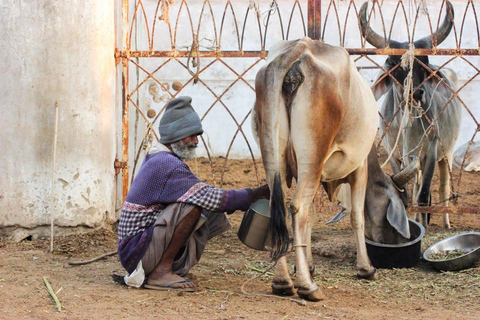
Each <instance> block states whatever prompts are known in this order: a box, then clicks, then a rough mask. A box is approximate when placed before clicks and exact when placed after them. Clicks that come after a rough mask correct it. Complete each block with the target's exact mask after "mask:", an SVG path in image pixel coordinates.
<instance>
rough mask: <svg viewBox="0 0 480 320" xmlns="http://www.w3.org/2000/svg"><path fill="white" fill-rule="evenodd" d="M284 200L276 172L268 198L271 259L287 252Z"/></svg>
mask: <svg viewBox="0 0 480 320" xmlns="http://www.w3.org/2000/svg"><path fill="white" fill-rule="evenodd" d="M285 211H286V210H285V201H284V197H283V189H282V179H281V178H280V173H278V172H276V173H275V177H274V180H273V190H272V196H271V198H270V215H271V216H270V232H271V234H272V252H271V257H272V261H276V260H278V259H279V258H280V257H282V256H284V255H285V254H287V252H288V246H289V242H290V239H289V236H288V229H287V223H286V218H285V217H286V214H285V213H286V212H285Z"/></svg>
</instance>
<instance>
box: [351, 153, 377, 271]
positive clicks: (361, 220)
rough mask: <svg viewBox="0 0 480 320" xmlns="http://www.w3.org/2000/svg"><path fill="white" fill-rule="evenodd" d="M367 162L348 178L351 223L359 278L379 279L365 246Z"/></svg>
mask: <svg viewBox="0 0 480 320" xmlns="http://www.w3.org/2000/svg"><path fill="white" fill-rule="evenodd" d="M366 165H367V162H366V160H365V162H364V164H363V165H362V166H360V167H359V168H358V169H357V170H355V171H354V172H352V173H351V174H350V175H349V176H348V182H349V183H350V186H351V189H352V213H351V223H352V228H353V232H354V235H355V241H356V243H357V276H358V277H359V278H362V279H373V280H376V279H378V274H377V273H376V270H375V268H374V267H373V266H372V263H371V262H370V258H369V257H368V254H367V246H366V245H365V217H364V213H363V211H364V203H365V190H366V187H367V169H366Z"/></svg>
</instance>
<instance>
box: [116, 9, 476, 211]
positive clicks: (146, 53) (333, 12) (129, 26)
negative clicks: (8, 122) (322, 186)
mask: <svg viewBox="0 0 480 320" xmlns="http://www.w3.org/2000/svg"><path fill="white" fill-rule="evenodd" d="M176 1H177V2H178V3H180V8H181V9H180V11H181V10H182V8H187V9H186V10H188V4H189V3H193V2H195V1H188V0H176ZM305 1H306V2H307V26H305V25H303V28H304V30H306V33H307V35H308V36H309V37H311V38H313V39H321V38H323V37H324V36H325V32H326V29H327V27H326V24H327V20H328V18H330V17H333V18H332V19H335V18H336V21H337V29H338V31H339V37H340V41H339V42H340V44H341V45H343V44H344V42H345V35H346V32H345V31H346V25H347V19H346V20H345V21H344V25H343V28H344V30H343V31H344V32H343V35H342V27H341V24H342V21H340V18H339V13H338V5H337V2H338V1H337V0H330V1H321V0H304V1H299V0H295V1H292V2H290V4H291V5H292V10H291V14H290V17H289V20H288V24H287V31H286V37H287V38H288V35H289V31H290V30H291V28H290V27H291V24H292V17H293V14H294V12H296V11H299V12H300V13H301V4H302V3H305ZM365 1H366V0H365ZM145 2H146V0H136V1H135V3H136V5H135V8H134V10H132V11H133V13H134V14H133V16H132V20H130V4H129V3H130V1H129V0H122V48H121V49H117V50H115V58H116V61H117V64H119V63H120V62H121V63H122V145H123V146H122V159H121V161H116V163H115V168H116V169H118V170H120V169H121V171H122V196H123V200H124V199H125V197H126V195H127V192H128V188H129V180H130V179H129V167H130V166H131V162H132V161H131V159H129V152H130V151H129V139H130V132H129V126H130V119H129V112H130V104H132V105H133V106H134V107H135V108H136V109H137V110H138V111H139V112H140V114H141V116H142V117H143V119H144V120H145V122H146V123H147V127H148V130H150V129H151V125H152V124H153V123H154V122H155V121H156V120H157V119H158V117H159V115H160V113H158V114H157V115H156V117H155V119H154V120H153V121H152V122H151V123H149V120H148V119H147V117H146V116H145V115H144V114H143V112H142V111H141V110H139V108H138V106H137V105H136V104H135V102H134V101H133V100H132V96H133V95H134V94H135V93H136V91H137V90H138V89H139V87H140V86H141V85H143V84H144V83H145V82H146V81H147V80H148V79H149V78H148V77H147V79H145V80H144V82H143V83H140V84H139V85H138V86H137V88H135V89H134V90H133V91H130V84H129V76H130V73H129V69H130V68H131V67H130V63H133V64H134V67H135V68H138V69H141V66H140V65H139V64H137V63H135V61H134V59H138V58H168V59H172V60H175V61H177V62H180V61H179V60H178V59H181V58H187V59H189V60H190V59H200V58H213V59H215V60H214V62H215V61H222V62H223V60H221V59H222V58H258V59H265V58H266V57H267V54H268V52H267V51H266V50H265V43H266V41H267V33H268V21H269V19H270V17H271V16H274V15H278V18H279V20H280V24H281V27H282V38H285V33H284V25H283V20H282V17H281V15H280V11H279V10H278V3H277V1H275V0H272V1H271V3H270V11H269V12H268V13H267V14H268V16H267V20H266V21H267V25H266V26H265V29H264V33H263V34H262V28H261V21H260V13H259V8H258V1H256V0H251V1H250V2H249V7H248V8H247V9H246V10H245V19H244V25H243V28H238V25H236V28H237V37H238V44H239V48H238V50H237V51H235V50H222V48H221V44H220V42H221V40H220V42H217V41H216V44H217V47H216V48H215V50H211V51H209V50H200V49H199V46H198V33H197V34H196V33H195V31H194V29H193V24H192V21H191V20H192V19H191V16H190V23H191V29H192V30H191V31H192V34H193V43H192V47H191V49H190V50H178V49H177V48H176V46H175V42H174V38H175V37H176V35H177V28H178V17H177V21H176V24H175V26H174V31H173V32H174V35H175V36H174V37H172V35H171V36H170V38H171V39H170V40H171V42H172V49H171V50H155V48H154V37H155V23H157V21H156V20H157V15H158V14H159V13H160V12H163V10H164V9H166V10H168V9H169V7H170V6H171V5H172V4H173V3H174V2H175V1H174V0H158V2H157V7H156V11H155V15H154V18H153V21H154V22H153V26H152V28H151V30H150V28H149V27H148V25H147V37H148V50H132V47H131V46H132V30H133V25H134V23H135V22H136V17H137V15H140V16H142V17H143V18H144V19H145V21H147V20H148V13H147V12H146V10H145ZM198 2H199V1H197V3H198ZM211 2H213V1H209V0H204V1H203V7H202V13H201V15H203V13H204V11H210V13H211V14H212V16H213V10H212V6H211ZM217 2H218V1H217ZM346 2H348V10H349V11H348V13H347V18H348V15H349V14H351V15H352V16H353V15H354V14H356V15H357V17H356V18H358V7H357V5H358V4H359V3H363V2H364V1H357V0H355V1H354V0H347V1H346ZM372 3H373V4H374V5H375V6H377V7H378V8H379V9H380V8H381V5H383V3H384V1H383V0H382V1H378V0H375V1H372ZM442 3H444V1H442ZM442 5H443V4H442ZM476 6H478V3H476V2H475V1H473V0H467V5H466V10H465V13H464V16H463V18H462V23H461V25H460V28H459V30H460V33H459V38H458V39H457V38H456V41H455V43H456V47H455V48H446V49H445V48H436V47H434V48H433V49H415V51H414V53H415V55H429V56H450V57H452V60H453V59H455V58H456V59H463V60H464V61H465V62H466V63H469V64H470V65H471V66H472V68H474V69H475V70H476V72H477V75H475V76H474V77H472V78H471V79H469V81H467V83H466V84H465V85H464V86H466V85H467V84H469V82H471V81H472V80H473V78H475V77H476V76H478V75H479V74H480V70H479V69H478V67H476V66H475V65H473V64H471V63H470V62H469V61H468V60H466V59H464V58H463V57H466V56H480V32H479V27H478V19H477V16H476V9H475V7H476ZM228 10H231V12H232V13H233V16H234V17H235V12H234V8H233V3H232V1H231V0H225V10H224V15H223V18H222V28H223V22H224V19H225V17H226V13H227V11H228ZM350 10H351V11H350ZM402 10H403V13H404V15H405V4H404V3H403V2H402V1H399V2H398V4H397V7H396V12H397V11H399V12H400V14H401V12H402ZM468 10H470V11H473V14H474V17H475V22H476V27H477V28H476V34H477V38H478V41H477V48H463V47H461V41H462V34H463V32H464V24H465V17H466V15H467V12H468ZM379 12H380V14H381V10H379ZM167 13H168V12H167ZM188 14H189V15H190V12H188ZM249 14H252V15H256V18H257V19H256V21H257V23H258V27H259V32H260V41H261V43H260V50H243V45H244V43H243V40H244V34H245V25H246V21H247V18H248V16H249ZM322 14H325V21H322ZM159 18H161V17H159ZM167 18H168V17H167ZM381 18H382V21H383V16H382V17H381ZM352 19H354V18H352ZM428 19H429V20H428V22H429V24H430V30H432V32H433V31H434V30H435V29H434V28H432V23H431V21H430V18H428ZM200 20H201V18H200ZM165 21H166V20H165ZM302 22H303V23H304V24H305V22H304V20H303V15H302ZM168 23H169V28H170V33H171V34H172V28H171V25H170V22H169V21H168ZM416 23H417V20H416V19H415V22H414V26H413V28H414V30H415V27H416ZM214 24H215V22H214ZM392 25H393V24H392ZM199 28H200V22H199ZM240 29H242V32H241V36H240V32H239V30H240ZM221 30H222V29H220V39H221V37H222V34H221ZM197 31H198V30H197ZM469 31H471V30H469ZM216 32H217V28H216V27H215V37H217V34H216ZM391 32H392V28H391V29H390V34H389V37H390V35H391ZM384 33H385V34H387V32H386V29H384ZM456 35H457V34H456ZM408 36H409V37H410V34H408ZM240 37H241V38H240ZM346 50H347V51H348V52H349V53H350V54H351V55H354V56H358V58H356V61H357V60H359V59H364V58H367V60H368V61H370V62H371V63H373V65H374V66H373V67H359V68H360V69H361V68H364V69H366V68H380V69H381V68H382V66H381V65H379V64H378V63H376V62H375V61H373V60H372V59H370V58H369V57H370V56H378V55H382V56H383V55H385V56H386V55H403V54H405V52H407V49H392V48H388V47H387V48H384V49H371V48H365V42H362V46H361V47H360V48H346ZM212 63H213V62H212ZM257 63H258V62H257ZM183 66H184V67H185V68H186V69H187V70H189V69H188V68H189V66H188V61H187V65H184V64H183ZM227 67H228V65H227ZM144 71H145V72H147V71H146V70H144ZM232 71H233V70H232ZM150 76H151V78H153V79H155V77H154V75H153V73H152V75H150ZM236 76H237V77H238V79H237V80H236V81H238V80H240V79H241V80H243V77H242V75H241V74H236ZM157 81H158V80H157ZM190 81H194V82H196V81H201V79H199V70H197V74H196V77H193V76H192V79H191V80H190ZM158 82H160V81H158ZM185 85H186V84H184V86H185ZM207 87H208V86H207ZM461 89H462V88H459V89H458V90H457V92H458V91H460V90H461ZM227 90H228V89H227ZM225 92H226V91H225ZM457 92H455V93H454V94H455V96H456V95H457ZM212 93H213V92H212ZM213 94H214V93H213ZM214 95H215V94H214ZM215 96H216V95H215ZM216 99H217V101H218V102H220V103H222V104H223V102H222V101H221V95H220V96H216ZM462 105H463V107H464V108H465V109H466V110H467V112H468V113H469V114H470V116H471V117H472V119H473V120H474V122H475V124H476V125H477V130H476V132H475V134H474V135H473V137H472V140H471V141H470V143H472V142H473V139H474V138H475V135H476V133H477V132H478V131H480V124H479V122H478V121H477V120H476V119H475V116H474V115H473V113H472V112H471V111H470V110H469V108H468V107H467V106H466V105H465V103H463V102H462ZM223 106H224V108H225V109H227V110H228V106H226V105H224V104H223ZM210 109H211V108H210ZM247 117H248V115H247V116H246V117H245V118H243V120H241V121H237V120H235V119H234V120H235V123H236V125H237V126H238V130H237V133H236V134H235V136H236V135H237V134H238V133H239V132H238V131H240V133H241V134H243V130H242V126H243V123H244V122H245V120H246V118H247ZM232 118H233V116H232ZM234 139H235V137H234ZM233 141H234V140H232V143H231V145H230V148H231V146H232V144H233ZM247 144H248V142H247ZM230 148H229V150H228V152H227V158H228V153H229V152H230ZM249 148H250V147H249ZM250 152H251V149H250ZM139 153H140V150H139V151H138V153H137V157H136V158H135V161H134V164H133V165H134V166H135V164H136V162H137V161H138V155H139ZM207 153H208V149H207ZM251 154H252V157H253V153H252V152H251ZM208 157H209V158H210V154H208ZM253 160H254V159H253ZM254 164H255V161H254ZM226 165H227V161H225V162H224V166H223V167H224V170H223V173H224V172H225V168H226ZM223 173H222V181H223ZM461 174H462V170H461V171H460V178H459V182H458V186H460V180H461ZM257 179H258V175H257ZM452 187H453V183H452ZM409 211H410V212H434V213H444V212H450V213H458V214H461V213H479V212H480V207H461V206H452V205H451V206H450V207H443V206H432V207H410V208H409Z"/></svg>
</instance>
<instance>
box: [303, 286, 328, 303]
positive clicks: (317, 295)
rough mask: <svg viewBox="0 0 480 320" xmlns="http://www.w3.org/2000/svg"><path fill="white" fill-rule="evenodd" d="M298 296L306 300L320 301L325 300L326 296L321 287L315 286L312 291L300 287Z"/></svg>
mask: <svg viewBox="0 0 480 320" xmlns="http://www.w3.org/2000/svg"><path fill="white" fill-rule="evenodd" d="M298 296H299V297H300V298H302V299H305V300H308V301H314V302H315V301H322V300H325V299H326V298H327V297H326V296H325V295H324V294H323V292H322V289H320V288H317V289H315V290H313V291H304V290H301V289H298Z"/></svg>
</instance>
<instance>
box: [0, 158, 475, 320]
mask: <svg viewBox="0 0 480 320" xmlns="http://www.w3.org/2000/svg"><path fill="white" fill-rule="evenodd" d="M224 160H225V159H216V160H215V165H214V166H213V169H212V166H210V165H209V162H208V161H206V160H205V159H198V160H197V161H194V162H192V163H190V166H191V168H192V170H193V171H194V172H196V173H197V174H198V175H199V176H200V177H201V178H202V179H204V180H206V181H207V182H210V183H213V181H220V179H221V178H222V174H220V173H219V172H222V170H223V166H224ZM226 168H227V170H226V171H225V174H224V175H223V181H224V182H225V183H224V185H223V187H225V188H237V187H238V188H240V187H248V186H250V187H252V186H255V185H257V183H258V182H257V181H258V180H257V179H261V174H259V176H260V177H257V175H256V170H255V166H254V165H253V162H252V161H251V160H249V161H240V160H228V163H227V167H226ZM257 168H258V169H259V171H258V172H262V171H261V166H260V165H258V164H257ZM455 177H456V178H455V179H458V172H455ZM479 177H480V174H479V173H466V172H464V173H463V174H462V183H461V188H460V189H459V190H458V191H459V192H460V193H461V194H462V195H464V197H463V198H462V199H461V200H459V205H470V206H472V205H474V206H479V204H480V201H479V200H480V197H479V196H478V195H477V193H478V190H479V188H480V182H479V181H480V180H479ZM217 185H219V184H218V183H217ZM436 194H438V192H437V191H436V189H435V187H434V192H433V196H434V198H435V195H436ZM316 207H317V211H318V212H317V215H316V221H317V223H316V228H315V230H314V232H313V235H312V244H313V253H314V259H315V264H316V275H315V280H316V281H317V283H318V284H319V285H320V286H321V287H322V289H323V291H324V293H325V295H326V296H327V299H326V300H324V301H320V302H306V303H305V302H304V301H301V300H300V299H299V298H298V297H295V296H294V297H292V298H279V297H275V296H270V295H269V293H270V284H271V280H272V275H271V273H269V272H268V273H266V274H263V275H262V273H261V272H260V271H261V270H266V269H268V268H269V266H270V262H269V257H268V253H266V252H262V251H255V250H252V249H249V248H248V247H246V246H245V245H244V244H242V243H241V242H240V241H239V240H238V237H237V231H238V227H239V225H240V222H241V218H242V213H241V212H236V213H235V214H233V215H231V216H229V218H230V221H231V223H232V225H233V228H232V229H231V230H230V231H228V232H226V233H225V234H223V235H221V236H219V237H216V238H214V239H212V241H211V242H209V243H208V244H207V247H206V250H205V253H204V255H203V256H202V260H201V261H200V263H199V264H198V265H197V266H195V267H194V268H193V269H192V270H191V272H192V274H191V275H190V277H191V278H193V279H195V281H197V282H198V284H199V288H198V290H197V291H196V292H194V293H183V294H181V293H177V292H173V291H152V290H146V289H134V288H129V287H127V286H124V285H121V284H119V283H117V282H115V281H113V279H112V275H123V274H124V271H123V269H122V267H121V265H120V263H119V261H118V258H117V257H116V256H115V255H114V256H109V257H106V258H104V259H101V260H98V261H96V262H93V263H89V264H85V265H78V266H72V265H70V264H69V262H75V261H83V260H88V259H90V258H94V257H98V256H100V255H103V254H105V253H108V252H111V251H114V250H116V247H117V240H116V233H115V231H113V230H114V229H115V226H113V228H112V230H111V229H100V230H96V231H94V232H91V233H88V234H81V235H75V236H58V237H56V238H55V243H54V248H55V249H54V252H53V253H50V252H49V249H50V239H48V238H46V239H36V240H25V241H22V242H20V243H11V242H8V241H7V239H2V240H1V241H0V297H1V298H0V319H379V320H380V319H436V320H442V319H480V299H479V297H480V265H478V264H477V265H476V266H475V267H473V268H470V269H467V270H463V271H459V272H438V271H436V270H434V269H432V268H431V267H430V266H429V265H428V264H427V263H426V262H424V261H420V262H419V263H418V265H417V266H415V267H413V268H408V269H380V270H379V273H380V276H381V279H380V280H378V281H363V280H358V279H357V278H356V277H355V275H356V270H355V259H356V250H355V243H354V239H353V232H352V230H351V228H350V222H349V219H348V218H345V219H343V220H342V221H340V222H339V223H338V224H335V225H329V226H326V225H325V222H326V221H328V220H329V219H330V218H331V217H332V216H333V215H335V214H336V213H337V212H338V207H337V206H336V205H334V204H330V203H328V201H327V200H325V196H324V195H323V194H320V195H319V196H318V197H317V199H316ZM441 222H442V221H441V216H440V215H434V216H433V218H432V224H431V227H430V228H429V230H428V231H427V234H426V236H425V237H424V238H423V239H422V248H423V249H426V248H427V247H428V246H430V245H431V244H433V243H435V242H436V241H439V240H441V239H444V238H446V237H448V236H450V235H452V234H458V233H462V232H467V231H480V215H478V214H462V215H459V214H457V215H451V223H452V229H450V230H448V231H445V230H442V228H441ZM292 258H293V254H292V255H291V259H290V261H289V262H290V263H291V272H292V274H293V270H294V269H293V259H292ZM43 277H46V279H47V280H48V282H49V283H50V285H51V287H52V289H53V291H54V292H56V295H57V296H58V299H59V301H60V303H61V306H62V309H61V311H57V309H56V307H55V302H54V300H53V299H52V297H51V296H50V295H49V293H48V291H47V289H46V286H45V284H44V281H43ZM247 281H248V282H247ZM242 285H243V290H242Z"/></svg>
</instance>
